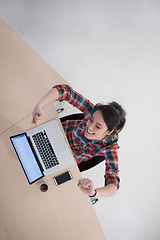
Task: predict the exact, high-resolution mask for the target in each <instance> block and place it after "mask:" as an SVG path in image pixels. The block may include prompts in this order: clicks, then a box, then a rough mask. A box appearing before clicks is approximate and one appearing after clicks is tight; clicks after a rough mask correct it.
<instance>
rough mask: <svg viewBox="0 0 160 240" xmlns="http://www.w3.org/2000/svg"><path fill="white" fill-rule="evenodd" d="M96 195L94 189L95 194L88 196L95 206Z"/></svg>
mask: <svg viewBox="0 0 160 240" xmlns="http://www.w3.org/2000/svg"><path fill="white" fill-rule="evenodd" d="M96 195H97V190H96V189H95V194H94V195H92V196H89V197H90V199H91V203H92V204H95V203H96V202H97V201H98V198H97V197H96Z"/></svg>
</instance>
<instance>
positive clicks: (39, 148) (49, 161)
mask: <svg viewBox="0 0 160 240" xmlns="http://www.w3.org/2000/svg"><path fill="white" fill-rule="evenodd" d="M10 140H11V142H12V145H13V147H14V149H15V151H16V154H17V156H18V159H19V161H20V163H21V166H22V168H23V170H24V173H25V175H26V177H27V179H28V182H29V184H32V183H34V182H35V181H37V180H39V179H40V178H42V177H44V176H47V175H49V174H52V173H54V172H57V171H59V170H61V169H63V168H66V167H68V166H70V165H72V164H74V163H75V160H74V157H73V154H72V152H71V150H70V148H69V147H68V145H67V142H66V140H65V138H64V136H63V133H62V130H61V128H60V126H59V124H58V121H57V120H56V119H55V120H52V121H49V122H47V123H44V124H42V125H40V126H37V127H35V128H33V129H31V130H29V131H27V132H26V133H21V134H18V135H15V136H11V137H10Z"/></svg>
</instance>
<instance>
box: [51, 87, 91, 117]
mask: <svg viewBox="0 0 160 240" xmlns="http://www.w3.org/2000/svg"><path fill="white" fill-rule="evenodd" d="M54 88H56V89H57V90H58V91H59V99H58V100H66V101H67V102H69V103H70V104H71V105H72V106H74V107H76V108H77V109H79V110H80V111H81V112H83V113H84V115H85V117H86V118H88V117H90V115H91V114H92V112H93V109H94V105H93V104H92V103H91V102H90V101H89V100H88V99H86V98H85V97H84V96H83V95H81V94H80V93H78V92H76V91H74V90H73V89H72V88H71V87H69V86H68V85H65V84H61V85H56V86H54Z"/></svg>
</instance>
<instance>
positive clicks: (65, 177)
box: [53, 171, 72, 186]
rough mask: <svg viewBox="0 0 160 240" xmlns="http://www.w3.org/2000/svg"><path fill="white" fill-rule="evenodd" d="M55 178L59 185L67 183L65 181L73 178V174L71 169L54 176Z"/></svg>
mask: <svg viewBox="0 0 160 240" xmlns="http://www.w3.org/2000/svg"><path fill="white" fill-rule="evenodd" d="M53 179H54V181H55V183H56V185H57V186H58V185H60V184H62V183H65V182H67V181H69V180H71V179H72V175H71V172H70V171H67V172H65V173H62V174H60V175H58V176H57V177H54V178H53Z"/></svg>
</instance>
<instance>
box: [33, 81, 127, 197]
mask: <svg viewBox="0 0 160 240" xmlns="http://www.w3.org/2000/svg"><path fill="white" fill-rule="evenodd" d="M57 100H66V101H68V102H69V103H70V104H72V105H73V106H74V107H76V108H78V109H79V110H80V111H82V112H83V113H84V119H83V120H68V121H66V122H62V125H63V128H64V131H65V133H66V136H67V138H68V141H69V144H70V146H71V149H72V151H73V154H74V157H75V159H76V162H77V164H80V163H81V162H82V161H89V160H90V159H91V158H92V157H93V156H104V157H105V166H106V169H105V176H104V177H105V186H104V187H101V188H97V189H95V188H94V185H93V182H92V181H91V180H89V179H86V178H83V179H80V180H79V182H78V186H79V188H80V189H81V190H82V191H83V192H84V193H85V194H87V195H88V196H91V197H92V196H94V197H95V196H96V197H109V196H112V195H114V194H116V192H117V189H118V188H119V182H120V179H119V176H118V171H119V170H118V155H117V149H118V143H117V141H118V133H119V132H120V131H121V130H122V128H123V126H124V124H125V121H126V120H125V115H126V114H125V111H124V110H123V108H122V106H120V105H119V104H118V103H116V102H112V103H110V104H108V105H103V104H97V105H95V106H94V105H93V104H92V103H91V102H90V101H89V100H87V99H86V98H85V97H83V96H82V95H81V94H79V93H77V92H76V91H74V90H73V89H72V88H71V87H69V86H68V85H64V84H62V85H57V86H54V87H53V88H52V89H51V90H50V91H49V92H48V93H47V94H46V95H45V96H44V97H43V98H42V99H41V100H40V101H39V102H38V103H37V105H36V106H35V108H34V110H33V113H32V123H33V124H35V125H39V124H41V123H43V122H44V121H45V116H44V113H43V109H44V108H45V107H46V106H47V105H49V104H50V103H52V102H53V101H57ZM91 161H92V160H91Z"/></svg>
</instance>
